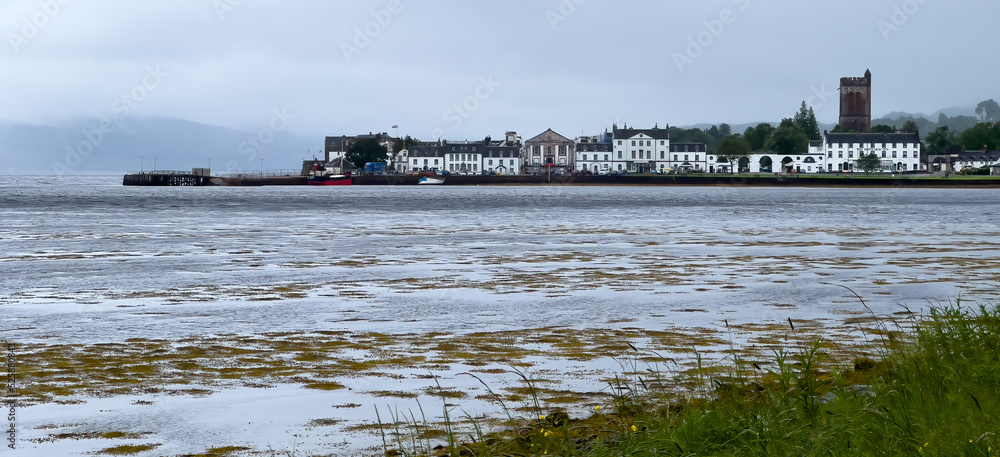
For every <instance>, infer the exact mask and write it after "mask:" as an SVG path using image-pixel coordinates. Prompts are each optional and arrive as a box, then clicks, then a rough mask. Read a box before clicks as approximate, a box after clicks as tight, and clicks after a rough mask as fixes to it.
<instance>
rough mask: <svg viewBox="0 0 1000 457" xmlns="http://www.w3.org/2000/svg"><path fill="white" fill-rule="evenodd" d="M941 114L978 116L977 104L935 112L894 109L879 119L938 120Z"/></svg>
mask: <svg viewBox="0 0 1000 457" xmlns="http://www.w3.org/2000/svg"><path fill="white" fill-rule="evenodd" d="M941 114H944V115H945V116H948V117H955V116H973V117H976V105H969V106H959V107H955V108H945V109H942V110H938V111H935V112H934V113H933V114H924V113H906V112H902V111H893V112H891V113H889V114H886V115H885V116H882V117H880V118H879V119H886V120H890V121H895V120H898V119H907V118H911V117H912V118H914V119H920V118H924V119H927V120H929V121H933V122H937V121H938V118H940V117H941Z"/></svg>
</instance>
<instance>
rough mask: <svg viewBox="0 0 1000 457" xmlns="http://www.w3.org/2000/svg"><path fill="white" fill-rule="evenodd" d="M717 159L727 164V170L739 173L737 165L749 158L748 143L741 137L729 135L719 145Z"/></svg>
mask: <svg viewBox="0 0 1000 457" xmlns="http://www.w3.org/2000/svg"><path fill="white" fill-rule="evenodd" d="M718 153H719V158H720V159H723V158H724V160H725V161H726V162H729V168H730V169H731V170H734V171H735V172H737V173H739V167H738V165H737V164H738V163H739V162H740V160H741V159H749V158H750V143H749V142H748V141H747V140H746V138H743V136H742V135H731V136H729V137H728V138H726V139H724V140H722V143H721V144H719V151H718Z"/></svg>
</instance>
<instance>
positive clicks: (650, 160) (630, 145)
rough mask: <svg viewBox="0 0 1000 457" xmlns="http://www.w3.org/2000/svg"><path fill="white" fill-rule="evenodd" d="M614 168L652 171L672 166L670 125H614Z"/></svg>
mask: <svg viewBox="0 0 1000 457" xmlns="http://www.w3.org/2000/svg"><path fill="white" fill-rule="evenodd" d="M612 135H613V140H612V141H613V147H614V153H613V155H612V163H611V166H612V170H614V171H618V172H626V173H650V172H655V171H658V170H661V169H666V168H670V167H669V166H668V164H669V163H670V160H669V155H668V154H669V153H670V130H669V127H664V128H662V129H661V128H659V127H653V128H652V129H630V128H628V125H625V126H624V128H620V129H619V128H618V126H617V125H615V126H614V131H613V133H612Z"/></svg>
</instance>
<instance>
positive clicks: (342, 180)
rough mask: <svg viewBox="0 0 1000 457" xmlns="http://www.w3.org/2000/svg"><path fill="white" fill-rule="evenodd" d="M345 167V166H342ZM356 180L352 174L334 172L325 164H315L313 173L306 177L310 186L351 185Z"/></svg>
mask: <svg viewBox="0 0 1000 457" xmlns="http://www.w3.org/2000/svg"><path fill="white" fill-rule="evenodd" d="M341 169H343V168H341ZM353 181H354V180H353V179H352V178H351V174H350V173H348V174H332V173H331V172H330V170H327V168H326V167H324V166H323V165H319V164H317V165H315V166H314V167H313V171H312V173H309V177H308V178H306V183H308V184H309V185H310V186H350V185H351V184H352V182H353Z"/></svg>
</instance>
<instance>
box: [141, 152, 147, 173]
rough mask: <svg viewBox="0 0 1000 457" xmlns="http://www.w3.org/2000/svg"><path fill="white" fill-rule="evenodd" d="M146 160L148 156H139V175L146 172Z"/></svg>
mask: <svg viewBox="0 0 1000 457" xmlns="http://www.w3.org/2000/svg"><path fill="white" fill-rule="evenodd" d="M145 158H146V156H139V173H140V174H142V172H144V171H145V169H144V168H143V167H142V159H145Z"/></svg>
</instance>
